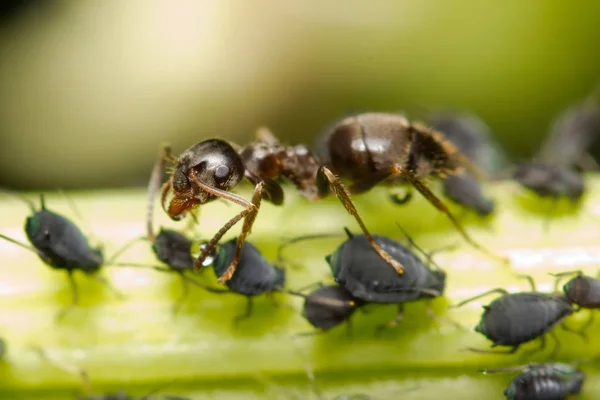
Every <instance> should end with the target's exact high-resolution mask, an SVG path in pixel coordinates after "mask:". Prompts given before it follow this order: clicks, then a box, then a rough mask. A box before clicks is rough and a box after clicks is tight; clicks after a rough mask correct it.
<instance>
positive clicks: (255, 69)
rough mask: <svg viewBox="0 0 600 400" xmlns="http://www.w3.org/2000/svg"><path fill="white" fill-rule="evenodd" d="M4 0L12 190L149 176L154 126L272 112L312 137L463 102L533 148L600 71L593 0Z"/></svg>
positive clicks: (0, 96) (5, 165) (302, 136)
mask: <svg viewBox="0 0 600 400" xmlns="http://www.w3.org/2000/svg"><path fill="white" fill-rule="evenodd" d="M8 3H11V2H7V4H8ZM12 3H25V6H23V7H21V8H20V9H19V10H18V11H15V12H11V13H6V14H5V15H9V17H6V18H4V19H3V23H2V24H1V25H0V185H3V186H8V187H12V188H18V189H33V188H35V189H43V188H47V189H54V188H57V187H62V188H84V187H121V186H130V185H143V184H145V182H146V180H147V178H148V175H149V171H150V168H151V165H152V163H153V161H154V159H155V156H156V154H157V149H158V145H159V144H160V143H161V142H163V141H169V142H170V143H172V145H173V147H174V149H175V151H176V152H179V151H182V150H183V149H185V148H187V147H189V146H191V145H192V144H195V143H196V142H198V141H200V140H202V139H205V138H208V137H222V138H226V139H230V140H233V141H235V142H237V143H240V144H243V143H246V142H248V141H250V140H251V139H252V138H253V135H254V131H255V129H256V128H257V127H258V126H260V125H267V126H269V127H270V128H271V129H272V130H273V131H274V132H275V133H276V134H277V135H279V136H280V137H282V138H284V139H285V140H286V141H289V142H292V143H294V142H308V143H309V144H312V142H313V140H314V137H315V136H316V135H317V134H318V133H320V132H321V131H322V130H323V129H324V128H326V127H327V126H328V125H329V124H330V123H332V122H333V121H334V120H335V119H336V118H338V117H340V116H341V115H344V114H347V113H349V112H356V111H366V110H381V111H406V112H407V113H408V115H409V116H410V117H411V118H423V117H425V116H427V114H428V112H430V111H432V110H436V109H439V108H459V109H467V110H471V111H473V112H475V113H477V114H479V115H480V116H481V117H482V118H483V119H484V120H485V121H486V122H487V123H488V124H489V125H490V126H491V128H492V130H493V131H494V133H495V134H496V135H497V138H498V141H499V142H500V143H501V144H503V145H504V146H505V147H506V149H507V150H508V151H509V153H510V154H511V155H512V156H513V157H515V158H522V157H528V156H529V155H531V154H532V153H533V152H534V151H535V150H536V149H537V147H538V146H539V143H540V141H541V140H542V138H543V136H544V135H545V133H546V132H547V130H548V127H549V124H550V123H551V121H552V119H553V118H554V116H555V115H556V114H557V113H558V112H560V111H561V110H562V109H564V108H565V107H567V106H569V105H570V104H572V103H574V102H577V101H579V100H581V99H582V98H583V97H585V96H586V95H587V94H589V93H590V91H591V90H593V89H594V87H595V86H596V85H597V84H598V83H599V82H600V80H599V78H600V51H599V50H600V34H599V33H598V27H599V26H600V2H598V1H595V0H589V1H584V0H580V1H570V2H566V1H558V0H557V1H552V0H531V1H517V0H505V1H502V2H483V1H477V0H455V1H446V0H429V1H370V2H365V1H343V2H342V1H329V0H320V1H305V2H296V1H262V0H259V1H252V2H246V1H223V0H215V1H201V0H197V1H192V0H177V1H172V0H128V1H119V0H85V1H83V0H82V1H76V0H73V1H58V2H53V1H28V2H27V1H25V2H18V1H17V2H12Z"/></svg>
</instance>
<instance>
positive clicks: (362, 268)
mask: <svg viewBox="0 0 600 400" xmlns="http://www.w3.org/2000/svg"><path fill="white" fill-rule="evenodd" d="M346 233H347V234H348V240H346V241H345V242H344V243H342V244H341V245H340V246H339V247H338V249H337V250H336V251H335V252H334V253H333V254H331V255H328V256H326V257H325V259H326V260H327V263H328V264H329V266H330V268H331V272H332V274H333V276H334V278H335V281H336V282H337V283H338V284H339V285H340V286H342V287H343V288H344V289H346V290H347V291H348V292H350V294H351V295H352V296H354V297H355V298H357V299H360V300H362V301H363V302H365V303H379V304H397V306H398V313H397V316H396V319H395V320H394V321H390V322H389V323H387V324H385V325H380V326H379V327H378V330H381V329H383V328H385V327H388V328H389V327H393V326H395V325H397V324H398V323H399V322H400V321H402V318H403V315H404V303H407V302H411V301H416V300H421V299H432V298H435V297H439V296H442V295H443V293H444V289H445V285H446V274H445V272H444V271H442V270H441V269H435V270H433V269H430V268H429V267H428V266H427V265H425V264H424V263H423V262H422V261H421V260H420V259H419V258H418V257H417V256H416V255H415V254H414V253H413V252H412V251H411V250H410V249H409V248H408V247H405V246H403V245H402V244H400V243H398V242H395V241H393V240H391V239H388V238H386V237H384V236H380V235H373V238H374V239H375V241H376V242H377V244H378V245H379V246H381V248H383V249H384V250H385V251H387V252H388V253H389V254H390V255H391V256H392V257H394V258H395V259H396V260H398V261H399V262H401V263H402V265H404V273H403V274H402V275H398V274H396V273H395V272H394V271H393V270H392V269H390V268H389V267H388V266H387V264H386V263H385V262H384V261H383V260H382V259H381V258H380V257H378V255H377V253H375V251H373V248H372V247H371V246H370V245H369V243H368V241H367V239H366V238H365V236H364V235H352V234H351V233H350V232H349V231H348V230H346ZM409 240H410V238H409ZM410 241H411V244H412V245H413V246H414V247H416V245H415V244H414V242H412V240H410ZM417 249H418V248H417ZM419 250H420V249H419ZM428 313H429V315H430V317H432V318H434V319H438V318H437V317H436V316H435V315H434V314H433V312H432V311H431V310H430V309H429V310H428ZM449 322H451V323H452V324H454V325H456V324H455V323H454V322H452V321H449Z"/></svg>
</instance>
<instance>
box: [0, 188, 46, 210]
mask: <svg viewBox="0 0 600 400" xmlns="http://www.w3.org/2000/svg"><path fill="white" fill-rule="evenodd" d="M0 192H2V193H4V194H7V195H9V196H12V197H14V198H17V199H19V200H21V201H22V202H24V203H25V204H27V205H28V206H29V209H30V210H31V213H32V214H35V213H36V212H37V211H38V210H36V208H35V204H34V202H33V201H32V200H31V199H28V198H27V197H25V196H23V195H22V194H21V193H18V192H14V191H12V190H9V189H5V188H2V189H0ZM41 204H42V209H43V208H44V206H43V205H44V200H43V197H42V202H41Z"/></svg>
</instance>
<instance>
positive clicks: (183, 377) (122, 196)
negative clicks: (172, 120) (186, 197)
mask: <svg viewBox="0 0 600 400" xmlns="http://www.w3.org/2000/svg"><path fill="white" fill-rule="evenodd" d="M587 184H588V187H589V189H588V193H587V194H586V196H585V198H584V199H583V201H582V203H581V204H580V205H578V206H572V205H570V204H569V203H568V202H566V201H565V202H559V203H558V204H556V206H554V205H553V203H552V202H551V201H549V200H543V199H539V198H537V197H535V196H533V195H531V194H529V193H527V192H525V191H523V190H522V189H520V188H519V187H518V186H517V185H516V184H514V183H511V182H500V183H494V184H493V185H490V186H489V187H487V189H488V192H489V194H490V195H491V196H492V197H493V198H494V199H495V200H496V205H497V212H496V214H495V215H494V216H493V217H491V218H488V219H480V218H478V217H476V216H474V215H472V214H470V213H463V212H462V211H461V209H460V208H459V207H456V206H453V207H452V209H453V211H454V212H455V213H456V214H457V215H459V216H460V219H461V221H462V222H463V223H464V224H465V226H466V229H467V231H468V232H469V233H470V234H471V235H472V236H473V237H474V238H475V239H476V240H477V241H479V242H481V243H482V244H484V245H485V246H487V247H488V248H490V249H492V250H494V251H495V252H497V253H500V254H502V255H505V256H508V257H510V259H511V261H512V267H511V268H509V267H506V266H503V265H502V264H500V263H498V262H497V261H494V260H492V259H489V258H487V257H486V256H485V255H483V254H482V253H480V252H478V251H477V250H474V249H473V248H471V247H469V245H468V244H466V243H465V242H464V240H462V238H461V237H460V236H459V235H458V233H457V232H456V231H455V230H454V229H453V228H452V226H451V225H450V223H449V222H448V220H447V219H446V218H445V217H444V216H443V215H442V214H441V213H439V212H438V211H436V210H435V209H434V208H433V207H432V206H431V205H430V204H429V203H427V202H426V201H425V200H424V199H423V198H421V197H416V198H415V199H414V200H413V201H412V202H411V203H410V204H408V205H406V206H402V207H398V206H395V205H393V204H392V203H391V202H389V201H388V199H387V192H386V190H385V189H380V188H377V189H375V190H373V191H371V192H370V193H369V194H367V195H361V196H356V198H355V200H356V205H357V208H358V210H359V212H361V215H362V216H363V218H364V220H365V222H366V223H367V226H368V227H369V228H370V229H371V230H372V232H374V233H379V234H382V235H386V236H390V237H393V238H397V239H402V233H401V231H400V230H399V229H398V228H397V227H396V224H395V222H396V221H397V222H399V223H400V224H401V225H402V226H403V227H404V228H405V229H406V230H407V231H408V232H409V233H410V234H411V235H412V236H413V238H414V239H415V240H416V241H417V243H418V244H419V245H420V246H421V247H423V248H425V249H428V250H433V249H437V248H441V247H445V246H448V245H457V247H456V248H455V249H454V250H451V251H446V252H443V253H440V254H439V255H436V261H437V263H438V264H439V265H440V266H442V267H443V268H444V269H445V270H446V271H447V273H448V280H447V290H446V296H445V297H443V298H439V299H436V300H434V301H433V302H432V303H431V305H432V307H433V310H434V312H435V313H436V314H437V315H438V316H443V317H445V318H448V319H451V320H453V321H456V322H458V323H460V324H461V325H463V326H464V327H465V328H466V329H465V330H461V329H457V328H456V327H454V326H453V325H452V324H449V323H445V322H444V321H433V320H431V319H430V318H429V317H428V316H427V312H426V304H423V303H420V302H417V303H412V304H408V305H407V306H406V308H405V317H404V320H403V321H402V322H401V324H400V325H399V326H397V327H396V328H393V329H390V330H388V331H385V332H384V333H383V334H382V335H380V336H375V328H376V326H377V325H378V324H380V323H383V322H387V321H388V320H391V319H393V318H394V316H395V307H394V306H377V305H372V306H369V307H367V309H366V311H367V312H366V313H361V312H358V313H357V314H356V315H355V316H354V317H353V319H352V330H351V331H350V332H349V331H348V330H347V329H346V328H345V327H344V326H341V327H338V328H335V329H333V330H332V331H330V332H328V333H326V334H322V335H313V336H308V337H303V338H301V339H298V338H294V337H293V336H294V335H295V334H298V333H303V332H309V331H311V327H310V325H309V324H308V323H307V322H306V321H304V320H303V318H302V317H301V315H300V313H301V309H302V300H301V299H299V298H294V297H290V296H283V295H281V294H278V295H274V296H272V298H269V297H266V296H260V297H259V298H257V299H256V300H255V307H254V313H253V315H252V317H251V318H250V319H247V320H245V321H242V322H240V323H239V324H237V326H236V325H234V324H233V320H234V318H235V316H236V315H239V314H241V313H243V311H244V307H245V301H246V300H245V298H243V297H241V296H237V295H234V294H225V295H218V294H211V293H206V292H204V291H202V290H200V289H198V290H192V291H191V293H190V295H189V297H188V298H187V300H186V302H185V304H184V305H183V307H182V309H181V310H180V312H179V313H178V314H177V315H176V316H174V315H173V314H172V309H173V304H174V303H175V302H176V300H177V298H178V297H179V295H180V293H181V283H180V281H179V279H177V276H169V275H167V274H163V273H160V272H156V271H153V270H150V269H148V270H145V269H136V268H123V267H106V268H105V269H104V271H103V273H102V274H103V276H105V277H106V278H107V279H109V280H110V282H111V283H112V285H114V287H116V288H117V289H118V290H119V291H120V292H122V293H123V294H124V296H125V298H124V299H121V298H119V297H117V296H116V295H115V294H114V293H113V292H112V291H111V290H110V289H108V288H106V287H105V286H103V285H102V284H100V283H99V282H98V281H96V280H93V279H90V278H89V277H86V276H85V275H83V274H76V280H77V284H78V287H79V289H80V299H81V300H80V305H79V307H76V308H74V309H73V310H72V311H71V312H69V313H68V314H67V315H66V316H65V317H64V318H63V319H62V320H61V321H60V322H56V321H55V316H56V314H57V312H58V311H60V309H61V307H64V306H66V305H68V304H69V302H70V301H71V292H70V289H69V284H68V281H67V279H66V276H65V274H64V273H62V272H61V271H54V270H52V269H50V268H49V267H47V266H45V265H44V264H43V263H42V262H41V261H40V260H39V259H38V258H37V256H36V255H35V254H33V253H30V252H28V251H27V250H25V249H22V248H20V247H17V246H15V245H12V244H10V243H8V242H6V241H0V254H1V256H0V258H1V260H2V263H1V264H0V302H1V308H0V309H1V312H0V337H3V338H4V339H5V340H6V342H7V346H8V352H7V354H6V355H5V357H4V360H3V361H0V398H1V399H19V400H22V399H36V400H39V399H71V398H76V397H77V396H78V395H82V393H83V385H82V383H81V381H80V380H79V377H78V376H77V375H74V374H70V373H67V372H65V371H63V370H61V369H59V368H57V367H56V366H55V365H53V364H52V363H50V362H49V361H48V360H45V359H42V358H41V357H40V356H39V354H38V353H37V352H36V351H34V350H33V349H32V347H34V346H38V347H41V348H43V349H45V351H46V352H47V353H48V354H49V355H50V357H51V358H52V359H56V360H60V362H62V363H64V364H70V365H73V366H75V367H80V368H83V369H85V370H86V371H87V373H88V374H89V376H90V379H91V383H92V388H93V392H94V393H101V392H105V391H111V390H112V391H118V390H124V391H126V392H128V393H130V394H132V395H136V396H141V395H143V394H146V393H149V392H152V391H153V390H157V389H160V393H168V394H171V393H174V394H175V393H176V394H179V395H187V396H189V397H191V398H194V399H196V398H197V399H204V398H207V399H208V398H215V399H264V398H273V399H276V398H283V399H292V398H302V399H304V398H306V399H310V398H316V396H315V393H314V392H313V391H312V389H311V384H310V382H309V380H308V377H307V374H306V372H305V369H306V366H310V368H312V369H313V370H314V371H315V375H316V381H317V383H318V384H319V386H320V387H321V388H322V389H323V391H324V392H325V396H326V397H327V398H328V399H330V398H333V397H335V395H340V394H352V393H365V394H368V395H369V396H371V398H373V399H398V398H403V399H432V398H442V397H443V398H444V399H461V400H468V399H502V398H503V395H502V391H503V390H504V387H505V386H506V385H507V384H508V382H509V381H510V379H512V377H513V376H514V375H515V374H514V373H506V374H495V375H487V376H484V375H482V374H480V373H478V370H479V369H482V368H495V367H500V366H510V365H518V364H523V363H527V362H530V361H546V360H547V359H548V356H549V354H550V351H551V347H552V344H553V343H552V340H551V338H548V339H549V346H548V347H549V348H547V349H546V350H545V351H543V352H540V353H536V354H535V355H533V356H532V358H524V357H522V356H521V355H520V354H517V355H514V356H494V355H491V356H490V355H482V354H475V353H471V352H466V351H462V350H461V349H463V348H465V347H467V346H471V347H480V348H489V344H490V343H489V341H487V339H485V337H483V336H481V335H480V334H478V333H475V332H474V331H473V327H474V326H475V325H476V324H477V322H478V320H479V317H480V315H481V312H482V310H481V306H482V305H484V304H487V303H489V302H490V301H491V300H492V299H493V296H490V297H489V298H484V299H481V300H479V301H475V302H473V303H470V304H468V305H465V306H464V307H462V308H458V309H449V308H448V305H449V304H453V303H457V302H459V301H461V300H463V299H465V298H467V297H471V296H474V295H476V294H479V293H481V292H484V291H486V290H489V289H492V288H496V287H502V288H506V289H508V290H509V291H526V290H529V288H528V285H527V282H526V281H524V280H520V279H518V278H516V277H515V274H518V273H521V274H529V275H532V276H533V277H534V278H535V280H536V283H537V285H538V290H542V291H551V290H553V283H554V280H553V279H554V278H552V277H551V276H549V275H548V273H551V272H563V271H569V270H578V269H582V270H584V271H586V272H587V273H589V274H595V272H596V268H597V265H598V264H599V261H600V235H599V232H600V190H599V189H600V177H596V176H590V177H588V179H587ZM248 193H249V192H247V191H241V194H242V195H245V196H248ZM31 196H34V195H33V194H32V195H31ZM70 196H71V197H72V198H73V200H74V201H75V203H76V204H77V207H78V208H79V210H80V211H81V213H82V214H83V215H84V216H85V218H86V221H85V222H79V221H78V220H77V218H76V217H75V215H76V214H75V213H74V212H73V210H71V209H70V208H69V205H68V204H69V203H68V201H66V199H65V198H63V197H61V196H60V195H58V194H49V195H48V196H47V199H46V204H47V207H48V208H49V209H51V210H53V211H56V212H59V213H62V214H63V215H66V216H68V217H70V218H72V219H73V220H74V221H76V222H77V223H78V224H80V226H82V227H84V228H83V229H84V231H86V232H88V233H91V234H93V235H92V238H93V240H95V241H96V242H101V243H103V244H104V248H105V254H106V255H107V256H108V257H110V255H111V254H112V252H114V251H115V250H116V249H117V248H118V247H119V246H121V245H122V244H123V243H125V242H127V241H128V240H131V239H132V238H134V237H137V236H142V235H143V234H144V223H145V222H144V218H145V208H146V204H145V201H146V194H145V193H144V192H143V191H142V190H120V191H112V192H111V191H105V192H94V193H89V192H86V193H71V194H70ZM286 196H287V198H286V201H285V205H284V206H281V207H276V206H273V205H271V204H269V203H266V202H264V203H263V206H262V208H261V210H260V213H259V216H258V219H257V221H256V224H255V226H254V229H253V232H252V234H251V235H250V236H249V240H250V241H251V242H252V243H253V244H255V245H256V246H257V247H258V248H259V249H260V250H261V251H262V252H263V253H264V254H265V256H266V257H267V258H269V259H270V260H272V261H275V258H276V252H277V247H278V245H279V244H280V243H281V242H282V241H283V240H285V239H287V238H291V237H295V236H298V235H303V234H314V233H335V234H338V233H339V234H340V236H339V237H333V238H328V239H319V240H311V241H306V242H302V243H299V244H297V245H294V246H292V247H290V248H289V249H288V250H287V251H286V252H285V259H286V264H285V266H286V268H287V269H288V275H287V276H288V281H287V286H288V287H289V288H293V289H295V288H300V287H303V286H305V285H307V284H310V283H313V282H332V278H331V274H330V272H329V269H328V266H327V264H326V262H325V260H324V256H325V255H327V254H330V253H332V252H333V251H334V250H335V249H336V248H337V246H338V245H339V244H340V243H341V242H342V241H343V240H344V236H343V230H342V228H343V227H344V226H348V227H349V228H350V230H352V231H354V232H358V227H357V225H356V223H355V222H354V220H353V219H352V217H350V216H349V215H348V214H346V212H345V210H344V208H343V207H342V206H341V204H340V203H339V202H338V201H337V200H336V199H335V198H333V197H332V198H329V199H327V200H325V201H322V202H318V203H309V202H308V201H306V200H304V199H302V198H299V197H298V196H297V195H296V194H295V193H294V192H293V190H291V188H288V190H286ZM238 211H239V210H238V208H237V206H235V205H226V204H225V203H223V202H220V201H217V202H214V203H213V204H209V205H206V206H203V207H201V212H200V215H199V221H200V224H199V226H196V227H194V229H193V230H194V234H195V235H196V237H198V238H204V239H206V238H209V237H210V235H212V234H213V233H214V232H216V231H217V230H218V229H219V228H220V226H221V225H222V224H223V223H224V222H225V221H227V220H228V219H229V218H230V217H231V216H233V215H234V214H235V213H236V212H238ZM27 214H28V209H27V207H26V206H25V205H24V204H22V203H20V202H19V201H17V200H15V199H14V198H12V197H8V196H3V197H0V233H3V234H6V235H9V236H11V237H13V238H16V239H19V240H22V241H25V236H24V233H23V225H24V220H25V217H26V216H27ZM461 214H462V215H461ZM549 215H551V216H552V218H551V219H550V221H549V224H548V229H547V230H546V229H545V223H544V220H545V219H546V218H547V217H548V216H549ZM155 222H156V223H155V225H156V229H157V230H158V227H159V226H169V227H176V228H177V227H179V228H181V229H184V227H185V226H186V224H185V223H175V222H172V221H170V220H168V218H166V216H165V215H164V213H163V212H162V210H159V209H158V208H157V210H156V211H155ZM240 228H241V224H239V225H238V226H236V227H234V228H233V229H232V230H231V231H230V233H229V235H228V236H227V237H228V238H230V237H234V236H235V235H236V234H237V233H239V230H240ZM120 261H121V262H137V263H146V264H153V265H156V261H155V260H154V259H153V256H152V253H151V252H150V249H149V245H148V243H147V242H140V243H139V244H136V245H135V246H133V247H132V248H131V249H130V250H129V251H127V252H126V253H125V254H124V255H123V256H122V257H121V258H120ZM198 279H200V280H202V281H204V282H208V283H211V284H213V285H215V286H216V285H217V282H216V279H215V277H214V273H213V271H212V270H211V269H210V268H207V269H206V270H204V271H203V272H201V276H200V277H198ZM194 289H196V288H194ZM587 317H588V312H587V311H582V312H580V313H578V314H576V315H574V316H572V317H570V318H568V319H567V320H566V322H567V324H568V325H569V326H570V327H574V328H576V327H577V326H579V325H581V324H583V323H584V322H585V320H586V318H587ZM554 332H556V334H557V336H558V338H559V340H560V344H561V347H560V350H559V353H558V359H559V360H562V361H566V362H570V361H576V360H578V359H583V358H590V357H594V356H596V355H599V354H600V342H599V341H597V340H595V339H596V338H597V337H598V336H599V333H600V325H599V324H597V323H595V324H593V325H592V327H591V328H590V329H589V330H588V332H587V334H588V336H589V338H590V342H589V343H586V342H585V341H584V340H583V339H582V338H581V337H579V336H577V335H574V334H572V333H568V332H564V331H562V330H561V329H560V328H556V329H555V330H554ZM537 345H538V343H531V344H528V345H526V346H523V347H524V350H525V349H533V348H535V347H536V346H537ZM597 367H598V363H596V362H588V363H585V364H582V366H581V368H582V369H583V370H584V371H585V372H586V373H587V375H588V379H587V381H586V385H585V389H584V394H583V396H582V397H581V399H582V400H583V399H597V398H600V373H599V372H598V370H597ZM441 395H443V396H442V397H440V396H441ZM294 396H300V397H294Z"/></svg>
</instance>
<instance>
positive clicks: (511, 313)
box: [454, 276, 576, 355]
mask: <svg viewBox="0 0 600 400" xmlns="http://www.w3.org/2000/svg"><path fill="white" fill-rule="evenodd" d="M523 277H524V278H526V279H528V281H529V282H530V284H531V287H532V291H531V292H520V293H508V292H507V291H506V290H505V289H502V288H497V289H492V290H489V291H487V292H485V293H482V294H480V295H477V296H475V297H472V298H470V299H467V300H464V301H462V302H460V303H459V304H457V305H456V306H454V307H460V306H463V305H465V304H467V303H469V302H471V301H474V300H476V299H479V298H481V297H484V296H487V295H489V294H492V293H499V294H501V296H500V297H498V298H496V299H495V300H494V301H492V302H491V303H490V304H489V305H487V306H483V309H484V312H483V314H482V316H481V321H480V322H479V324H478V325H477V326H476V327H475V332H479V333H481V334H482V335H484V336H485V337H487V338H488V339H489V340H491V341H492V342H493V343H492V348H493V347H496V346H510V349H508V350H505V351H494V350H482V349H476V348H469V350H471V351H475V352H479V353H492V354H513V353H515V352H516V351H517V350H518V348H519V346H520V345H522V344H523V343H527V342H529V341H532V340H534V339H538V338H540V340H541V346H540V350H541V349H542V348H544V347H545V334H546V333H549V334H550V335H551V336H552V337H553V338H554V340H555V343H556V345H555V347H554V350H553V352H552V354H553V355H554V354H555V353H556V352H557V351H558V348H559V342H558V341H557V339H556V337H555V336H554V334H553V333H552V332H551V329H552V328H553V327H554V326H555V325H556V324H558V323H560V322H561V321H562V320H563V319H564V318H566V317H567V316H569V315H571V314H572V313H573V312H575V311H576V310H575V309H574V308H573V307H572V306H571V304H570V303H569V301H568V300H567V299H566V298H565V296H562V295H555V294H547V293H540V292H537V291H536V289H535V284H534V282H533V279H532V278H531V277H529V276H523Z"/></svg>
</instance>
